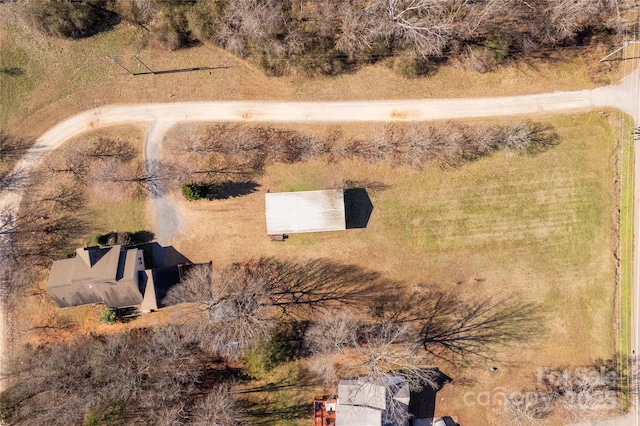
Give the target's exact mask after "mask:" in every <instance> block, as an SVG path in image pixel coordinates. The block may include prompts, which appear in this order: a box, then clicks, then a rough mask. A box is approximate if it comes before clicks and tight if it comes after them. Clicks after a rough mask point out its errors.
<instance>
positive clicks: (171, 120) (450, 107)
mask: <svg viewBox="0 0 640 426" xmlns="http://www.w3.org/2000/svg"><path fill="white" fill-rule="evenodd" d="M637 94H638V71H637V70H636V71H635V72H634V73H633V74H631V75H630V76H629V77H627V78H626V79H625V80H624V81H623V82H622V83H621V84H619V85H617V86H609V87H604V88H599V89H594V90H582V91H574V92H554V93H546V94H537V95H525V96H510V97H499V98H475V99H428V100H390V101H358V102H207V101H198V102H178V103H167V104H134V105H112V106H105V107H100V108H96V109H93V110H89V111H86V112H83V113H80V114H78V115H75V116H73V117H71V118H69V119H67V120H65V121H63V122H61V123H59V124H57V125H56V126H54V127H53V128H51V129H50V130H49V131H47V132H46V133H44V134H43V135H42V136H41V137H40V138H39V139H38V140H37V141H36V144H35V145H34V146H33V148H31V149H30V150H29V152H28V153H27V155H25V157H24V158H23V159H22V160H21V161H20V162H19V163H18V164H17V165H16V168H15V170H14V172H16V173H22V172H27V171H29V170H30V169H31V168H33V167H34V166H35V165H36V164H37V163H38V162H39V161H40V160H41V159H42V158H43V157H44V155H46V154H47V153H48V152H50V151H51V150H53V149H56V148H57V147H58V146H60V145H61V144H62V143H64V142H65V141H67V140H69V139H71V138H72V137H75V136H78V135H80V134H82V133H85V132H88V131H93V130H97V129H100V128H103V127H107V126H113V125H122V124H130V123H149V124H150V127H149V131H148V134H147V138H146V141H145V150H144V152H145V157H146V159H147V160H153V159H159V158H160V146H161V142H162V139H163V138H164V134H165V132H166V130H168V129H169V128H170V127H171V126H172V125H174V124H175V123H178V122H187V121H219V122H221V121H225V122H229V121H233V122H238V121H240V122H243V121H244V122H356V121H358V122H364V121H370V122H393V121H395V122H402V121H427V120H440V119H456V118H479V117H497V116H511V115H522V114H535V113H552V112H559V111H570V110H579V109H589V108H597V107H605V108H616V109H621V110H623V111H624V112H626V113H628V114H629V115H631V116H632V117H633V118H634V120H636V121H637V119H638V118H639V113H638V103H637V98H638V97H637ZM20 191H21V188H12V189H9V190H6V191H4V192H2V193H0V211H5V212H7V211H17V208H18V205H19V201H20ZM152 205H153V210H154V218H155V220H154V222H155V225H156V230H157V233H156V235H157V239H158V241H159V242H160V243H161V244H166V243H168V242H169V240H170V239H171V237H172V235H173V232H175V231H176V230H177V228H178V227H179V224H180V218H179V216H178V214H177V210H176V208H175V206H173V205H172V203H171V202H170V201H169V200H168V199H167V198H166V197H160V198H154V199H153V204H152ZM0 244H8V242H6V241H5V242H3V241H0ZM1 252H2V251H0V253H1ZM1 261H2V259H0V262H1ZM1 292H2V288H1V287H0V294H1ZM3 305H4V297H3V298H2V301H1V302H0V345H1V346H2V347H0V354H4V352H5V346H6V345H5V344H4V342H5V338H4V336H5V330H4V327H5V320H4V310H3ZM1 359H2V357H0V372H1V371H2V370H3V368H2V364H1V362H2V361H1ZM2 387H3V386H2V383H1V381H0V388H2Z"/></svg>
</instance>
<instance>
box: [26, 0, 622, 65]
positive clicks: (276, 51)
mask: <svg viewBox="0 0 640 426" xmlns="http://www.w3.org/2000/svg"><path fill="white" fill-rule="evenodd" d="M23 4H24V8H23V10H24V14H25V16H26V17H27V19H28V20H29V22H31V23H32V24H33V25H34V26H36V27H37V28H39V29H41V30H42V31H44V32H46V33H49V34H52V35H57V36H63V37H71V38H77V37H87V36H90V35H92V34H94V33H96V32H98V31H101V30H103V29H105V28H108V27H110V26H113V25H114V24H115V23H116V22H118V21H120V20H122V21H126V22H129V23H132V24H134V25H137V26H139V27H140V28H141V29H143V31H145V32H146V33H147V34H148V35H149V36H151V37H152V39H154V40H156V41H157V42H159V43H161V44H162V45H164V46H165V47H167V48H169V49H172V50H173V49H179V48H182V47H187V46H190V45H192V44H194V43H198V42H205V41H206V42H212V43H215V44H216V45H218V46H220V47H222V48H224V49H226V50H228V51H230V52H232V53H234V54H236V55H238V56H240V57H248V58H251V59H252V60H253V61H255V62H256V63H258V64H260V65H261V66H262V67H263V68H264V69H265V70H267V71H268V72H269V73H271V74H276V75H279V74H284V73H288V72H291V71H292V70H304V71H306V72H308V73H312V74H339V73H341V72H344V71H347V70H350V69H352V68H353V67H357V66H359V65H362V64H366V63H372V62H377V61H379V60H381V59H385V58H388V57H391V58H392V60H391V61H390V64H391V65H392V66H394V67H395V68H397V69H399V70H401V71H402V72H405V73H407V74H413V75H418V74H424V73H428V72H430V70H431V69H432V68H433V67H434V66H436V65H437V64H438V63H441V62H443V61H446V60H448V59H455V60H460V61H462V62H463V63H465V64H466V65H467V66H469V67H471V68H473V69H476V70H478V71H488V70H490V69H492V68H493V67H495V66H496V65H497V64H499V63H501V62H502V61H504V60H505V59H507V58H513V57H516V56H518V55H528V54H531V53H534V52H541V51H544V50H548V49H553V48H555V47H558V46H568V45H572V46H575V45H583V44H588V43H589V42H590V40H591V37H592V36H593V35H594V34H597V35H599V36H603V37H605V36H607V35H610V34H612V33H615V32H616V31H618V30H619V29H620V28H621V27H622V26H624V25H625V22H624V16H625V12H626V11H627V10H628V9H630V8H632V7H633V2H632V1H631V0H537V1H529V2H527V1H524V0H474V1H469V0H354V1H348V2H347V1H342V0H215V1H208V0H199V1H198V0H195V1H189V2H184V1H180V0H82V1H77V0H25V1H24V2H23Z"/></svg>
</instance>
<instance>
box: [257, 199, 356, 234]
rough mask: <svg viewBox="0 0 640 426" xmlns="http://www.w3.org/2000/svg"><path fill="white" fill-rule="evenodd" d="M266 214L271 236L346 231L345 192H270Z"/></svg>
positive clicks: (266, 201)
mask: <svg viewBox="0 0 640 426" xmlns="http://www.w3.org/2000/svg"><path fill="white" fill-rule="evenodd" d="M265 213H266V217H267V234H268V235H278V234H295V233H301V232H320V231H342V230H345V229H346V228H347V225H346V220H345V213H344V190H342V189H330V190H325V191H303V192H271V193H267V194H265Z"/></svg>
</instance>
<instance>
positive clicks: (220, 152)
mask: <svg viewBox="0 0 640 426" xmlns="http://www.w3.org/2000/svg"><path fill="white" fill-rule="evenodd" d="M557 143H558V135H557V134H556V133H555V131H554V129H553V128H552V127H550V126H546V125H543V124H541V123H536V122H528V121H523V122H515V123H512V124H508V125H492V126H490V125H465V124H461V123H455V122H449V123H446V124H445V125H441V126H434V125H429V124H425V123H412V124H411V125H403V124H391V125H387V126H385V127H384V129H383V130H382V131H381V132H379V133H377V134H376V135H375V136H373V137H370V138H348V139H345V138H344V137H343V136H342V135H341V134H340V133H339V132H332V133H331V134H329V135H328V136H327V137H325V138H320V137H316V136H310V135H304V134H301V133H298V132H294V131H290V130H282V129H277V128H273V127H255V126H246V125H230V124H222V125H215V126H212V127H207V128H200V127H195V126H183V127H181V128H180V129H179V130H177V131H174V132H172V133H171V134H170V135H169V136H168V137H167V139H166V142H165V144H166V145H165V146H166V149H167V152H168V153H169V155H168V156H167V161H166V164H163V167H165V173H164V176H166V177H169V176H171V177H172V179H169V180H168V181H167V183H169V186H170V187H173V188H174V189H175V188H176V187H177V186H179V185H182V184H184V183H190V182H202V183H216V182H224V181H246V180H249V179H252V178H253V177H255V176H256V175H259V174H260V173H261V172H262V171H263V169H264V167H265V166H267V165H269V164H273V163H285V164H291V163H296V162H300V161H308V160H311V159H314V158H327V159H328V160H329V161H339V160H342V159H345V158H349V159H360V160H363V161H367V162H370V163H375V162H387V163H390V164H392V165H394V166H409V167H414V168H417V169H423V168H425V167H428V166H429V165H436V166H439V167H456V166H460V165H462V164H463V163H465V162H468V161H473V160H477V159H479V158H481V157H484V156H487V155H490V154H491V153H494V152H496V151H508V152H514V153H531V154H535V153H538V152H541V151H544V150H546V149H548V148H549V147H551V146H553V145H555V144H557Z"/></svg>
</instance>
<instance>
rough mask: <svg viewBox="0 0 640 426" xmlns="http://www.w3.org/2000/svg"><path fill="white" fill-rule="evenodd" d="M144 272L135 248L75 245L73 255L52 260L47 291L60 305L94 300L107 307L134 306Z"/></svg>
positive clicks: (138, 299)
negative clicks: (79, 246) (82, 246)
mask: <svg viewBox="0 0 640 426" xmlns="http://www.w3.org/2000/svg"><path fill="white" fill-rule="evenodd" d="M144 273H145V267H144V257H143V253H142V250H140V249H138V248H124V247H122V246H119V245H115V246H110V247H86V248H78V249H76V256H75V257H72V258H70V259H64V260H57V261H55V262H53V266H52V268H51V274H50V275H49V281H48V283H47V291H48V292H49V294H50V295H51V296H52V297H53V299H54V300H55V301H56V303H57V304H58V306H59V307H60V308H67V307H71V306H79V305H91V304H96V303H104V304H105V305H106V306H108V307H110V308H126V307H131V306H137V305H140V304H142V303H143V299H144V295H145V290H146V288H141V287H142V285H141V284H142V283H143V282H144V283H145V284H146V280H144V279H141V274H144ZM144 287H147V286H146V285H144ZM149 293H150V292H149Z"/></svg>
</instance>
